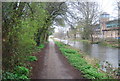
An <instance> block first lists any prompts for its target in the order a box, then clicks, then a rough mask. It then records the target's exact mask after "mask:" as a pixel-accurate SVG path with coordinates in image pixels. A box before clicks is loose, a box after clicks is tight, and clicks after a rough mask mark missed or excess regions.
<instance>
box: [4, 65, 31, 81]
mask: <svg viewBox="0 0 120 81" xmlns="http://www.w3.org/2000/svg"><path fill="white" fill-rule="evenodd" d="M14 70H15V71H14V72H5V73H3V80H8V79H14V80H17V81H19V79H25V80H26V79H29V78H28V76H29V69H27V68H26V67H23V66H17V67H16V68H14Z"/></svg>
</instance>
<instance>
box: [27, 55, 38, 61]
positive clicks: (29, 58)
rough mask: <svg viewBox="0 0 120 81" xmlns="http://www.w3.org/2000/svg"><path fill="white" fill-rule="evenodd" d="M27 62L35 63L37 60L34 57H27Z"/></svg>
mask: <svg viewBox="0 0 120 81" xmlns="http://www.w3.org/2000/svg"><path fill="white" fill-rule="evenodd" d="M27 60H28V61H37V58H36V56H29V57H28V58H27Z"/></svg>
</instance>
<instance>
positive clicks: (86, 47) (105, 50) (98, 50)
mask: <svg viewBox="0 0 120 81" xmlns="http://www.w3.org/2000/svg"><path fill="white" fill-rule="evenodd" d="M61 41H62V42H64V43H65V44H68V45H71V46H73V47H75V48H79V49H80V50H82V51H83V52H85V53H86V54H88V55H89V56H90V57H94V58H97V59H99V60H100V61H101V62H103V61H108V62H109V63H110V64H112V66H113V67H118V51H119V50H120V49H119V48H112V47H106V46H103V45H99V44H89V43H86V42H77V41H68V40H61Z"/></svg>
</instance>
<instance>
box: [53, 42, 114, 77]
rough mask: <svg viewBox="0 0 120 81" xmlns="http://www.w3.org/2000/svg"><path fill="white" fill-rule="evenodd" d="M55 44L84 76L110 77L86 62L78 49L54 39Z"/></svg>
mask: <svg viewBox="0 0 120 81" xmlns="http://www.w3.org/2000/svg"><path fill="white" fill-rule="evenodd" d="M55 43H56V45H57V46H58V47H59V49H60V51H61V52H62V54H63V55H64V56H65V57H66V58H67V59H68V61H69V62H70V64H71V65H73V66H74V67H75V68H76V69H78V70H80V71H81V72H82V73H83V74H84V75H83V76H84V77H86V78H88V79H110V78H112V77H110V76H108V75H107V74H106V73H102V72H100V71H99V70H98V69H97V68H95V67H93V66H92V65H90V64H88V63H87V61H86V60H85V59H84V58H83V56H82V54H80V53H79V52H78V51H76V50H74V49H71V48H69V47H70V46H68V45H66V44H63V43H61V42H58V41H55Z"/></svg>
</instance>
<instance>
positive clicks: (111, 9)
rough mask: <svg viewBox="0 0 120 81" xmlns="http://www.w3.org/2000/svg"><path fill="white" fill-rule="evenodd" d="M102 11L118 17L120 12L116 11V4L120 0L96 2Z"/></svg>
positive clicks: (100, 0)
mask: <svg viewBox="0 0 120 81" xmlns="http://www.w3.org/2000/svg"><path fill="white" fill-rule="evenodd" d="M96 1H97V2H98V3H99V5H100V7H101V9H102V10H103V11H104V12H107V13H108V14H110V16H111V17H117V15H118V13H117V12H118V11H117V10H116V7H117V6H116V2H117V1H120V0H96Z"/></svg>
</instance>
